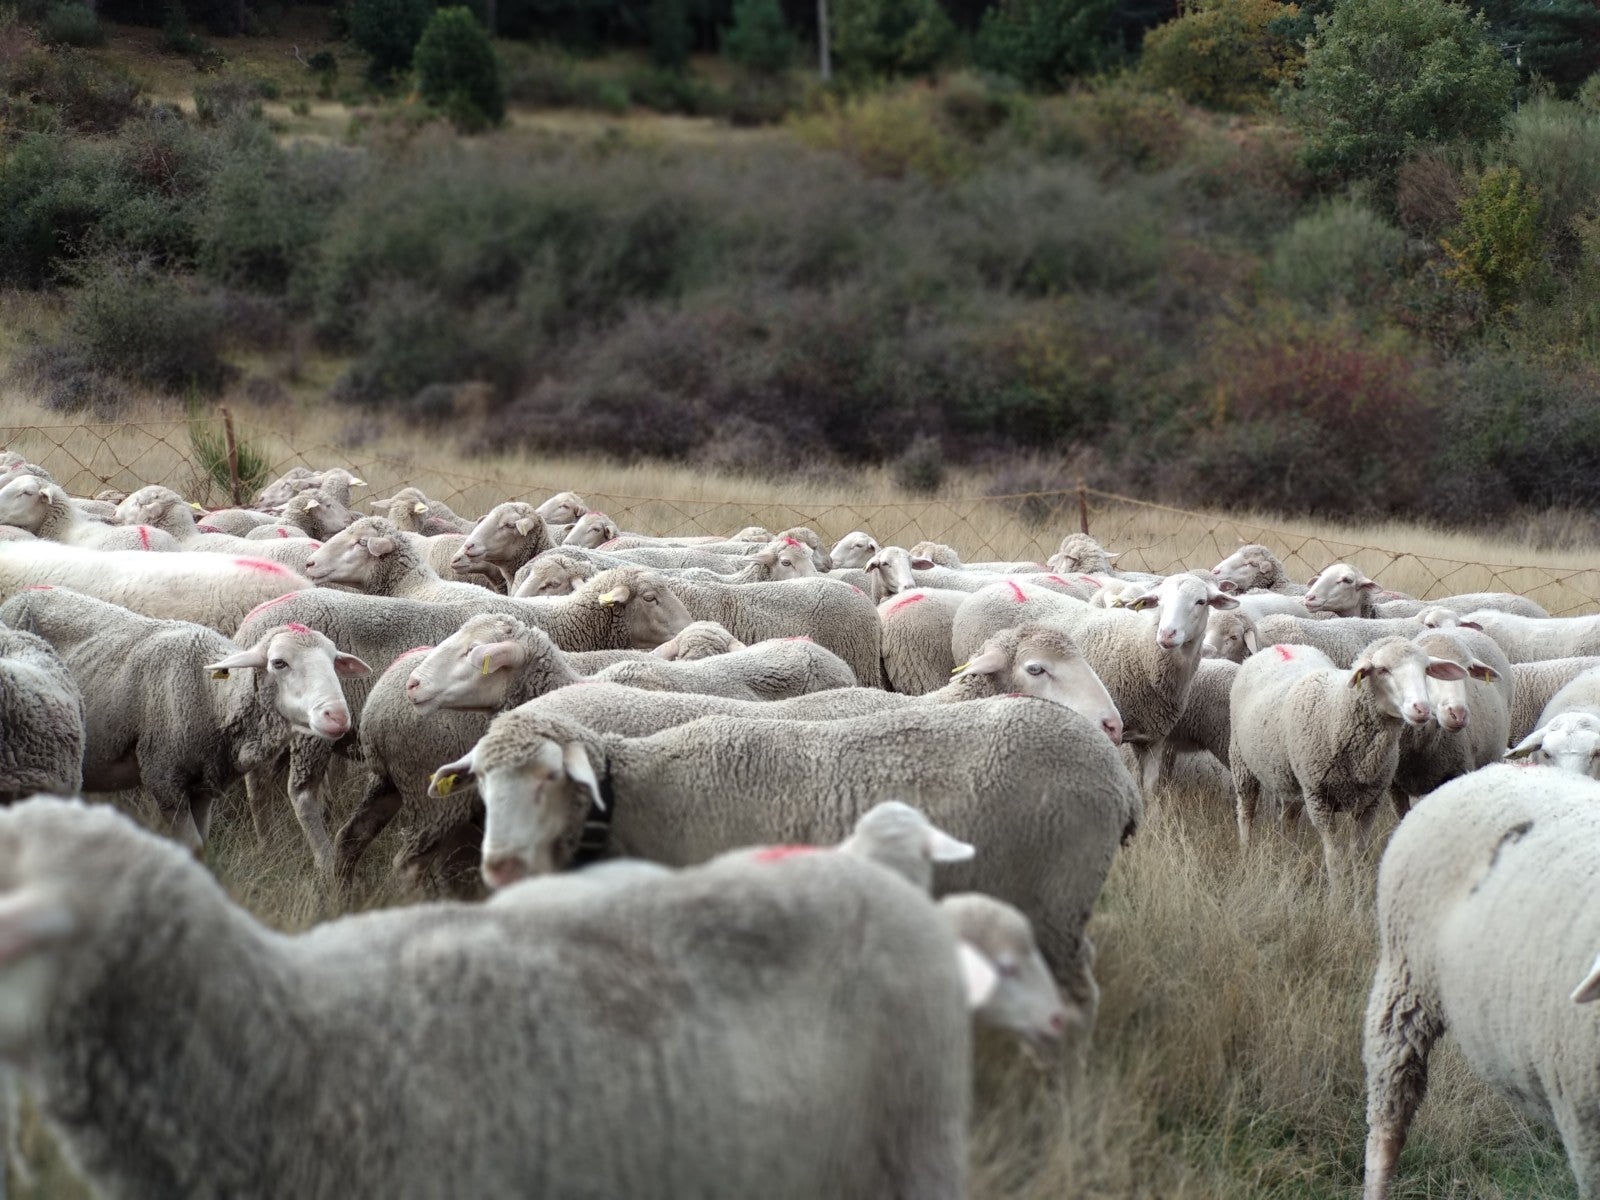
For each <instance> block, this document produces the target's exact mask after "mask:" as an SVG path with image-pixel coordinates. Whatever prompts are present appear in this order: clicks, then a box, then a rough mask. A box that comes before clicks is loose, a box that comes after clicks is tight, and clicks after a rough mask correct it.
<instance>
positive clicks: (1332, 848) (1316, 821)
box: [1306, 797, 1345, 896]
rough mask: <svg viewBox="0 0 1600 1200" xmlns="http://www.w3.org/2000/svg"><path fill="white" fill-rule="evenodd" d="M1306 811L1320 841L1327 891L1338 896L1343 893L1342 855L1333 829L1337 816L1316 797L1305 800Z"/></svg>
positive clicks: (1335, 831) (1336, 832)
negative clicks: (1326, 876) (1326, 875)
mask: <svg viewBox="0 0 1600 1200" xmlns="http://www.w3.org/2000/svg"><path fill="white" fill-rule="evenodd" d="M1306 809H1307V811H1308V812H1309V813H1310V816H1311V827H1312V828H1313V829H1315V830H1316V831H1317V836H1318V837H1320V838H1321V839H1322V869H1323V870H1324V871H1326V872H1327V874H1328V891H1329V892H1330V893H1331V894H1332V895H1334V896H1338V895H1340V894H1341V893H1342V892H1343V891H1344V858H1345V856H1344V854H1343V853H1341V852H1340V848H1339V840H1338V836H1337V834H1338V831H1337V830H1336V829H1335V828H1334V826H1335V824H1336V823H1337V820H1338V814H1337V813H1335V812H1334V811H1333V809H1331V808H1330V807H1328V805H1327V804H1326V803H1324V802H1323V801H1322V800H1320V799H1319V798H1317V797H1307V798H1306Z"/></svg>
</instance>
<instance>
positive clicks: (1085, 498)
mask: <svg viewBox="0 0 1600 1200" xmlns="http://www.w3.org/2000/svg"><path fill="white" fill-rule="evenodd" d="M1078 532H1079V533H1088V532H1089V489H1088V488H1086V487H1084V486H1083V480H1081V479H1080V480H1078Z"/></svg>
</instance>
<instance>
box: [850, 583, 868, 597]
mask: <svg viewBox="0 0 1600 1200" xmlns="http://www.w3.org/2000/svg"><path fill="white" fill-rule="evenodd" d="M850 590H851V591H852V592H854V593H855V594H856V595H858V596H864V595H866V593H865V592H863V591H862V590H861V589H860V588H858V587H857V586H856V585H855V584H853V583H852V584H851V585H850Z"/></svg>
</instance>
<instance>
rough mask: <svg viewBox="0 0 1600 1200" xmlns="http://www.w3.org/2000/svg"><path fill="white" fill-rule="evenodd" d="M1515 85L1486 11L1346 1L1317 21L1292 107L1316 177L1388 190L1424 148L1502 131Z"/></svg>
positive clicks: (1288, 103) (1386, 0)
mask: <svg viewBox="0 0 1600 1200" xmlns="http://www.w3.org/2000/svg"><path fill="white" fill-rule="evenodd" d="M1515 83H1516V71H1515V69H1514V68H1513V67H1512V66H1510V65H1509V64H1508V63H1506V62H1505V61H1504V59H1503V58H1502V57H1501V55H1500V51H1499V49H1498V48H1497V47H1496V46H1495V44H1494V43H1493V42H1492V41H1491V40H1490V38H1489V31H1488V24H1487V22H1486V21H1485V20H1484V18H1483V16H1482V14H1481V13H1480V14H1478V15H1476V16H1474V15H1473V14H1471V13H1470V12H1468V10H1467V9H1465V8H1463V7H1462V6H1460V5H1458V4H1447V3H1445V0H1341V2H1340V3H1339V4H1337V5H1336V6H1335V7H1334V9H1333V12H1332V13H1331V14H1330V15H1328V16H1326V17H1318V18H1317V32H1316V34H1315V36H1313V37H1312V38H1311V40H1310V41H1309V42H1308V43H1307V45H1306V65H1305V70H1304V71H1303V72H1302V73H1301V76H1300V86H1299V88H1298V89H1296V90H1292V91H1288V92H1286V93H1285V94H1284V109H1285V111H1286V112H1287V114H1288V116H1289V118H1290V120H1292V121H1293V122H1294V123H1295V124H1296V125H1297V126H1298V127H1299V129H1300V130H1301V132H1303V133H1304V134H1305V137H1306V160H1307V165H1308V166H1309V167H1310V168H1311V169H1312V170H1313V171H1315V172H1317V173H1319V174H1322V175H1324V176H1326V177H1332V178H1335V179H1350V178H1356V177H1368V178H1372V179H1375V180H1377V181H1378V182H1379V183H1380V185H1382V186H1384V187H1388V186H1390V185H1391V184H1392V183H1393V180H1394V174H1395V172H1396V171H1397V170H1398V169H1399V166H1400V164H1401V162H1402V161H1404V160H1405V158H1406V157H1407V156H1408V155H1409V154H1411V153H1412V152H1413V151H1414V150H1415V149H1417V148H1418V147H1420V146H1423V145H1427V144H1439V143H1447V142H1482V141H1485V140H1486V139H1488V138H1490V137H1492V136H1494V134H1496V133H1497V132H1499V130H1500V127H1501V124H1502V122H1503V121H1504V120H1505V116H1506V113H1507V112H1508V111H1510V108H1511V97H1512V88H1513V86H1514V85H1515Z"/></svg>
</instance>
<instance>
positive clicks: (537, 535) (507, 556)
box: [450, 500, 570, 593]
mask: <svg viewBox="0 0 1600 1200" xmlns="http://www.w3.org/2000/svg"><path fill="white" fill-rule="evenodd" d="M552 544H553V543H552V542H551V540H550V530H549V527H548V526H546V525H545V523H544V518H543V517H541V516H540V515H539V513H538V510H537V509H535V508H534V507H533V505H531V504H524V503H523V502H522V501H520V500H508V501H506V502H505V503H504V504H497V505H495V506H494V507H493V508H491V509H490V510H489V511H488V512H486V513H484V515H483V518H482V519H481V520H480V521H479V522H478V523H477V524H476V525H474V526H473V527H472V529H471V530H470V531H469V532H468V533H467V540H466V541H465V542H463V543H462V544H461V549H460V550H458V551H457V552H456V557H455V558H454V559H452V560H451V563H450V565H451V566H452V567H453V568H454V569H455V570H457V571H464V570H466V569H468V568H469V567H471V566H473V565H475V564H480V563H486V564H488V565H490V566H493V567H494V568H495V569H497V570H498V571H499V572H500V574H501V575H502V576H504V578H505V582H506V591H507V592H508V593H511V592H514V591H515V587H514V585H513V582H512V581H513V580H514V579H515V577H516V575H517V572H518V571H520V570H521V569H522V568H523V567H524V566H525V565H526V564H528V563H530V562H532V561H533V560H534V559H535V558H537V557H538V556H539V555H540V554H543V553H544V552H545V551H546V550H548V549H550V547H551V545H552ZM569 590H570V589H569Z"/></svg>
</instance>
